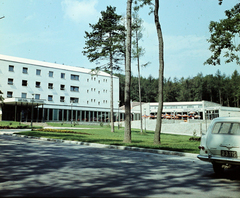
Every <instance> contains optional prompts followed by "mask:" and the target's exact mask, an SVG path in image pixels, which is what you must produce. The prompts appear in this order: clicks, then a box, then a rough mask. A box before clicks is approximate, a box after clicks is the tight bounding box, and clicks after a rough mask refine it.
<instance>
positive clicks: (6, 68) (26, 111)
mask: <svg viewBox="0 0 240 198" xmlns="http://www.w3.org/2000/svg"><path fill="white" fill-rule="evenodd" d="M110 82H111V78H110V75H109V74H108V73H105V72H101V71H100V72H99V73H98V74H97V75H92V73H91V70H90V69H85V68H81V67H73V66H66V65H61V64H55V63H48V62H42V61H35V60H29V59H23V58H17V57H11V56H5V55H0V90H1V91H2V93H3V94H2V96H3V97H4V101H3V102H2V103H0V120H1V117H2V120H12V121H22V122H23V121H30V120H31V112H32V109H33V121H34V122H46V121H61V122H63V121H71V120H73V121H85V122H92V121H93V122H97V121H98V122H108V121H109V119H110V93H111V91H110ZM113 89H114V91H113V97H114V98H113V106H114V114H115V115H114V119H116V116H117V112H118V101H119V79H118V77H116V76H113Z"/></svg>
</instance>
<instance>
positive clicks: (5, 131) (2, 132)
mask: <svg viewBox="0 0 240 198" xmlns="http://www.w3.org/2000/svg"><path fill="white" fill-rule="evenodd" d="M44 128H53V129H54V128H58V129H59V128H64V129H65V128H67V127H44ZM68 129H69V128H68ZM71 129H73V128H71ZM77 129H79V128H77ZM84 129H85V128H84ZM30 130H31V129H0V135H9V136H17V137H22V138H30V139H39V140H43V141H53V142H57V143H67V144H78V145H84V146H91V147H95V148H107V149H118V150H129V151H139V152H148V153H155V154H164V155H176V156H181V157H191V158H196V157H197V155H198V154H193V153H183V152H178V151H168V150H159V149H148V148H139V147H130V146H116V145H106V144H97V143H89V142H79V141H70V140H62V139H51V138H44V137H40V138H39V137H33V136H26V135H19V134H17V133H19V132H22V131H30Z"/></svg>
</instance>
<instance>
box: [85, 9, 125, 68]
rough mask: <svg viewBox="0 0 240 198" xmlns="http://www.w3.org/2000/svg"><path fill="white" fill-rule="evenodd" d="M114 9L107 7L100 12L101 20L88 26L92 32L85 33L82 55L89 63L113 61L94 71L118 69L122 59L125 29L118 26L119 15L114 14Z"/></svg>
mask: <svg viewBox="0 0 240 198" xmlns="http://www.w3.org/2000/svg"><path fill="white" fill-rule="evenodd" d="M115 11H116V8H115V7H111V6H108V7H107V10H106V11H102V12H101V18H100V19H99V21H98V22H97V23H96V24H89V26H90V27H91V29H92V32H85V39H86V41H85V47H84V51H83V54H84V55H86V56H87V57H88V59H89V60H90V61H91V62H94V61H96V62H97V63H99V61H100V60H103V59H105V60H106V59H110V58H112V59H113V65H111V63H108V64H105V65H102V66H99V67H96V71H99V70H102V69H106V70H109V69H110V68H111V67H113V69H117V70H118V69H120V67H119V66H118V64H117V63H118V62H119V61H120V60H122V59H123V54H124V52H125V49H124V45H123V42H124V39H125V27H124V26H123V25H121V24H120V19H121V15H117V14H116V13H115Z"/></svg>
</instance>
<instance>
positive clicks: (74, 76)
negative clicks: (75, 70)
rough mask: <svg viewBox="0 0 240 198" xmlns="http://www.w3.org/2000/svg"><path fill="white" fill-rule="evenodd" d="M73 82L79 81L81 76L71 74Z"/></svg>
mask: <svg viewBox="0 0 240 198" xmlns="http://www.w3.org/2000/svg"><path fill="white" fill-rule="evenodd" d="M71 80H79V75H74V74H71Z"/></svg>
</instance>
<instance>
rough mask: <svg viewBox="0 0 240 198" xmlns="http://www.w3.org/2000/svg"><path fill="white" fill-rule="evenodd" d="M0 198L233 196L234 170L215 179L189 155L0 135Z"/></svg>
mask: <svg viewBox="0 0 240 198" xmlns="http://www.w3.org/2000/svg"><path fill="white" fill-rule="evenodd" d="M0 151H1V152H0V159H1V162H0V197H9V196H10V197H13V196H24V197H26V196H28V197H30V196H31V197H184V198H187V197H204V198H207V197H239V194H240V189H239V186H240V174H239V170H238V169H237V170H232V171H228V172H227V173H226V174H225V175H224V176H223V177H221V178H218V177H216V176H215V175H214V174H213V171H212V167H211V164H208V163H204V162H201V161H200V160H198V159H196V158H195V157H179V156H174V155H159V154H152V153H145V152H134V151H126V150H115V149H103V148H93V147H89V146H82V145H76V144H68V143H57V142H52V141H43V140H35V139H29V138H21V137H15V136H8V135H1V136H0Z"/></svg>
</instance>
